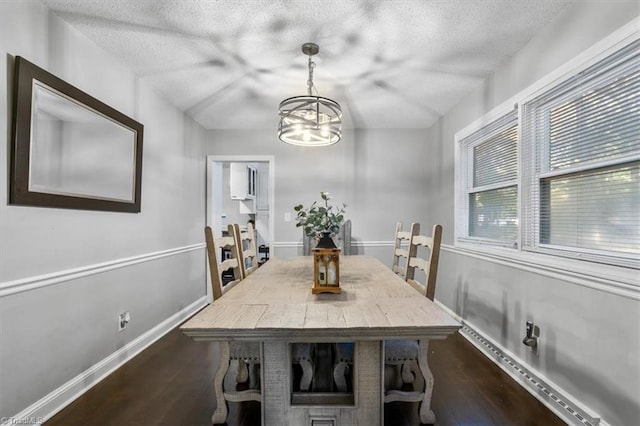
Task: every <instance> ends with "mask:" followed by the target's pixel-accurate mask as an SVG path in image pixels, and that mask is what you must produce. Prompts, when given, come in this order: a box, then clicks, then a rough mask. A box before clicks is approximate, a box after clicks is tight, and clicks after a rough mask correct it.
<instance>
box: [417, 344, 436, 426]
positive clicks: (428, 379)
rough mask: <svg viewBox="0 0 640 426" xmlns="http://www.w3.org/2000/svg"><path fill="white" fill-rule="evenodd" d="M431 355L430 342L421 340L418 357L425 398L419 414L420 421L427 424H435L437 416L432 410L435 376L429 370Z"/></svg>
mask: <svg viewBox="0 0 640 426" xmlns="http://www.w3.org/2000/svg"><path fill="white" fill-rule="evenodd" d="M428 354H429V341H428V340H420V354H419V357H418V365H419V366H420V370H421V371H422V375H423V376H424V380H425V384H424V396H423V398H422V402H421V403H420V408H419V413H420V421H421V422H422V423H426V424H434V423H435V421H436V416H435V414H434V413H433V411H432V410H431V395H432V394H433V374H432V373H431V370H430V369H429V363H428V362H427V355H428Z"/></svg>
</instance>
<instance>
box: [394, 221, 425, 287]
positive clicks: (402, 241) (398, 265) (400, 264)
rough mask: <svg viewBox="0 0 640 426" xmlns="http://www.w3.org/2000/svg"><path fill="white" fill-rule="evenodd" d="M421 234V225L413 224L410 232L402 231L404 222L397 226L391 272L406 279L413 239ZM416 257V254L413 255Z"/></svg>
mask: <svg viewBox="0 0 640 426" xmlns="http://www.w3.org/2000/svg"><path fill="white" fill-rule="evenodd" d="M418 232H420V224H419V223H412V224H411V230H410V231H403V230H402V222H398V223H397V224H396V237H395V240H394V243H393V261H392V263H391V270H392V271H393V272H395V273H396V274H398V275H400V276H401V277H403V278H404V276H405V273H406V270H407V262H408V260H409V250H410V247H411V244H410V243H411V237H413V236H414V235H417V234H418ZM413 255H414V256H415V253H413Z"/></svg>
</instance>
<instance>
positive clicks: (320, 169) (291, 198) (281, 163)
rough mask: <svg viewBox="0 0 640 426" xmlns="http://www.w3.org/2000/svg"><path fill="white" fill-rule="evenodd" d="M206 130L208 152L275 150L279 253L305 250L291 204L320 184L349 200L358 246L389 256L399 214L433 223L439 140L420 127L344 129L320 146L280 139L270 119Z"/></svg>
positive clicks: (306, 200) (305, 200) (313, 196)
mask: <svg viewBox="0 0 640 426" xmlns="http://www.w3.org/2000/svg"><path fill="white" fill-rule="evenodd" d="M274 114H275V112H274ZM274 116H275V115H274ZM275 117H277V116H275ZM208 137H209V140H208V145H207V153H208V154H211V155H243V154H244V155H249V154H250V155H273V156H274V157H275V167H274V169H275V233H274V234H275V235H274V237H273V241H274V244H275V254H276V255H277V256H281V257H286V256H293V255H297V254H301V253H302V248H301V246H300V247H298V245H300V244H301V242H302V232H301V230H300V228H296V226H295V212H294V210H293V207H294V206H295V205H296V204H299V203H302V204H304V205H305V206H308V205H309V204H311V203H312V202H313V201H314V200H318V199H319V198H320V192H321V191H327V192H329V193H330V194H331V196H332V197H333V200H332V202H335V203H343V202H344V203H346V204H347V211H346V217H347V218H348V219H351V221H352V235H353V239H354V240H355V242H356V244H357V253H359V254H368V255H371V256H376V257H379V258H380V259H381V260H382V261H383V262H385V263H387V264H390V263H391V245H390V244H391V240H392V239H393V237H394V233H395V224H396V222H397V221H403V222H406V223H407V226H408V224H409V223H411V222H421V223H433V219H432V218H430V217H429V215H428V213H427V210H428V203H429V202H430V200H429V199H428V198H427V197H425V188H427V187H428V185H430V183H429V175H430V173H431V172H430V170H429V167H427V165H428V164H429V162H430V161H431V160H430V158H431V157H430V156H431V154H430V152H431V151H432V150H435V149H436V148H435V147H432V145H433V144H432V143H429V142H428V140H427V138H426V130H424V129H408V130H407V129H404V130H368V131H362V130H358V131H353V130H348V131H346V132H345V133H344V135H343V138H342V140H341V141H340V143H338V144H336V145H332V146H329V147H322V148H305V147H298V146H292V145H287V144H285V143H283V142H280V141H279V140H278V137H277V134H276V130H275V125H274V128H273V129H268V130H210V131H209V132H208ZM285 212H290V213H291V216H292V221H291V222H288V223H287V222H285V221H284V214H285ZM445 232H446V231H445Z"/></svg>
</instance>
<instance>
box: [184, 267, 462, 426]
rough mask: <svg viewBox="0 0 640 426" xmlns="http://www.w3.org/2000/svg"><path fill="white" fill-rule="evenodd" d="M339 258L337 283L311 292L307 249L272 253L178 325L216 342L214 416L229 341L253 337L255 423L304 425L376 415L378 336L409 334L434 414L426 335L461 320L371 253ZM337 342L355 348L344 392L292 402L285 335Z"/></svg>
mask: <svg viewBox="0 0 640 426" xmlns="http://www.w3.org/2000/svg"><path fill="white" fill-rule="evenodd" d="M339 262H340V289H341V292H340V293H337V294H333V293H320V294H313V293H312V291H311V288H312V284H313V258H312V257H310V256H299V257H292V258H278V257H272V258H271V259H270V260H269V261H268V262H266V263H264V264H263V265H262V266H260V267H259V268H258V269H257V270H256V271H255V272H254V273H252V274H251V275H249V276H248V277H246V278H245V279H244V280H242V281H241V282H240V283H238V284H237V285H236V286H235V287H233V288H232V289H231V290H229V291H228V292H227V293H226V294H225V295H224V297H221V298H220V299H218V300H215V301H214V302H213V303H212V304H210V305H208V306H207V307H205V308H204V309H202V310H201V311H200V312H198V313H197V314H196V315H194V316H193V317H192V318H191V319H189V320H188V321H187V322H185V323H184V324H183V325H182V326H181V330H182V332H183V333H185V334H186V335H188V336H190V337H192V338H193V339H195V340H197V341H218V342H220V345H221V353H222V354H223V356H221V359H220V366H219V367H218V373H217V375H216V380H215V387H216V389H215V392H216V401H217V406H216V409H215V411H214V413H213V417H212V421H213V422H214V423H216V422H220V420H221V419H222V422H224V419H225V418H226V415H227V406H226V401H225V400H224V398H223V397H222V395H223V390H222V388H221V386H222V377H220V376H221V375H222V374H223V372H224V371H226V368H227V365H228V362H229V358H228V353H229V351H228V345H229V344H230V342H232V341H248V342H260V346H261V352H260V355H261V359H260V394H261V401H260V402H261V421H262V424H263V425H296V426H297V425H310V426H311V425H343V424H360V425H382V424H383V421H384V411H383V410H384V403H383V401H384V341H385V340H391V339H411V340H417V341H419V343H420V348H421V349H422V351H421V359H420V362H421V367H422V365H424V366H425V367H426V374H427V376H428V377H427V380H426V389H425V396H424V398H423V400H422V402H421V404H423V406H422V409H423V410H426V412H428V413H429V417H430V419H432V420H435V417H434V415H433V412H432V411H431V408H430V403H431V393H432V389H433V375H432V373H431V371H430V370H429V367H428V359H427V352H428V351H427V350H426V349H427V348H428V346H427V345H428V342H429V341H430V340H433V339H445V338H446V337H447V336H449V335H451V334H452V333H455V332H457V331H458V330H459V329H460V328H461V324H460V323H459V322H458V321H456V320H455V319H454V318H452V317H451V316H450V315H449V314H447V313H446V312H445V311H444V310H443V309H441V308H440V307H439V306H437V305H436V304H435V303H434V302H433V301H431V300H429V299H428V298H427V297H425V296H424V295H422V294H420V293H419V292H418V291H416V290H415V289H414V288H412V287H411V286H410V285H408V284H407V282H406V281H404V279H403V278H402V277H400V276H398V275H396V274H395V273H394V272H393V271H392V270H391V269H390V268H389V267H388V266H386V265H385V264H384V263H383V262H381V261H380V260H378V259H377V258H375V257H371V256H364V255H355V256H340V260H339ZM441 285H442V283H441ZM344 342H349V343H353V348H354V350H353V366H352V368H353V372H352V374H353V389H352V393H353V395H352V402H351V403H348V404H342V403H341V404H336V403H335V399H333V400H332V399H331V398H328V399H327V401H328V402H327V403H318V402H317V401H316V402H309V401H314V399H313V398H312V399H310V400H305V399H302V402H298V403H296V398H295V397H294V393H295V392H294V391H295V389H294V382H293V368H292V356H291V345H292V344H294V343H303V344H304V343H309V344H327V343H331V344H334V343H338V344H339V343H344ZM225 349H226V350H225ZM298 401H300V400H298ZM332 401H333V402H332ZM424 404H426V405H424Z"/></svg>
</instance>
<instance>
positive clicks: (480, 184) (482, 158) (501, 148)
mask: <svg viewBox="0 0 640 426" xmlns="http://www.w3.org/2000/svg"><path fill="white" fill-rule="evenodd" d="M517 118H518V116H517V111H516V110H514V111H513V112H511V113H509V114H507V115H505V116H503V117H502V118H500V119H498V120H496V121H494V122H493V123H491V124H489V125H488V126H485V127H483V128H482V129H480V130H479V131H477V132H475V133H473V134H472V135H470V136H468V137H467V138H465V139H463V140H462V141H461V142H462V146H463V149H464V151H465V154H464V159H465V160H464V161H465V162H466V163H467V167H465V168H464V169H463V173H464V176H463V181H465V182H466V185H465V192H464V196H465V197H466V199H465V200H464V202H463V205H464V207H465V211H466V213H467V218H468V222H467V226H466V230H467V232H466V233H465V236H464V237H466V238H472V239H480V240H487V241H494V242H499V243H501V244H505V245H513V244H514V243H515V242H516V241H517V238H518V183H517V179H518V168H517V167H518V120H517Z"/></svg>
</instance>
